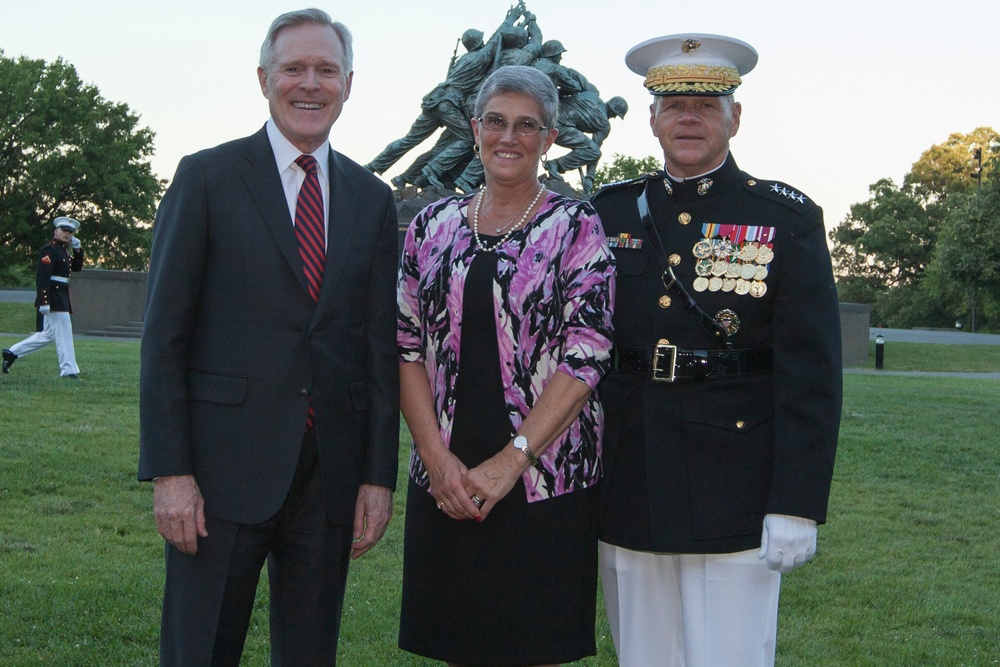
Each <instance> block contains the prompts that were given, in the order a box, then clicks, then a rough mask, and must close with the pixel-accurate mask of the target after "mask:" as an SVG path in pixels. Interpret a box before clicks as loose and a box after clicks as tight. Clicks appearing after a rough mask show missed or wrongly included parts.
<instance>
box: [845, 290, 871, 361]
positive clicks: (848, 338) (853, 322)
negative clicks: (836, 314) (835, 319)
mask: <svg viewBox="0 0 1000 667" xmlns="http://www.w3.org/2000/svg"><path fill="white" fill-rule="evenodd" d="M871 312H872V307H871V306H868V305H866V304H863V303H841V304H840V336H841V338H842V350H843V354H844V366H861V365H862V364H864V363H866V362H867V361H868V332H869V326H870V321H871Z"/></svg>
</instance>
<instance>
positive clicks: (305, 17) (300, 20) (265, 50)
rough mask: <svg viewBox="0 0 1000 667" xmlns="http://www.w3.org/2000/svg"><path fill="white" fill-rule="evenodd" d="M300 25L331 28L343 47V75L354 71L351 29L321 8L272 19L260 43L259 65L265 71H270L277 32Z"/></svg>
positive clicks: (288, 13) (289, 13) (303, 10)
mask: <svg viewBox="0 0 1000 667" xmlns="http://www.w3.org/2000/svg"><path fill="white" fill-rule="evenodd" d="M300 25H325V26H330V27H331V28H333V31H334V32H335V33H337V37H338V38H339V39H340V45H341V46H342V47H343V49H344V70H345V71H344V75H345V76H346V75H347V74H349V73H351V72H353V71H354V40H353V39H352V37H351V31H350V30H348V29H347V26H346V25H344V24H343V23H340V22H339V21H334V20H333V19H331V18H330V15H329V14H327V13H326V12H324V11H323V10H322V9H315V8H312V9H300V10H298V11H294V12H287V13H285V14H282V15H281V16H279V17H278V18H276V19H274V21H273V22H272V23H271V27H270V28H268V29H267V37H265V38H264V43H263V44H261V45H260V63H259V64H260V66H261V68H262V69H263V70H264V71H265V72H270V71H271V65H273V64H274V42H275V40H277V39H278V33H279V32H281V31H282V30H284V29H285V28H292V27H295V26H300Z"/></svg>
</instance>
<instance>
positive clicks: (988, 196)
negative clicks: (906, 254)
mask: <svg viewBox="0 0 1000 667" xmlns="http://www.w3.org/2000/svg"><path fill="white" fill-rule="evenodd" d="M948 203H949V210H948V215H947V216H946V217H945V219H944V221H943V223H942V225H941V233H940V235H939V237H938V243H937V247H936V248H935V252H934V261H933V263H932V264H931V267H930V269H929V270H928V273H929V276H928V280H927V289H928V291H929V292H930V293H932V294H937V295H940V296H943V297H944V298H948V299H953V300H954V302H955V303H956V306H957V307H956V310H958V311H959V312H961V313H963V314H964V313H971V316H972V317H971V325H972V330H973V331H975V330H976V329H977V328H979V327H980V326H981V325H982V319H983V315H984V313H985V314H986V315H987V316H992V317H993V318H995V317H996V316H997V315H998V314H1000V237H998V235H997V233H996V227H997V222H998V221H1000V178H995V179H992V182H990V183H988V184H987V186H986V187H984V188H983V190H982V191H981V192H974V193H972V194H960V195H954V196H953V197H952V198H951V199H950V200H949V202H948Z"/></svg>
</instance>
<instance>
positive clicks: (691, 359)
mask: <svg viewBox="0 0 1000 667" xmlns="http://www.w3.org/2000/svg"><path fill="white" fill-rule="evenodd" d="M773 358H774V353H773V351H772V350H771V348H769V347H756V348H746V349H742V350H682V349H680V348H678V347H677V346H676V345H669V344H667V343H660V344H659V345H657V346H656V347H654V348H652V349H649V348H644V347H618V346H615V347H614V348H613V349H612V350H611V368H612V369H614V370H619V371H629V372H632V373H644V374H651V375H652V376H653V382H677V381H683V380H711V379H714V378H723V377H739V376H741V375H759V374H761V373H770V372H771V369H772V367H773Z"/></svg>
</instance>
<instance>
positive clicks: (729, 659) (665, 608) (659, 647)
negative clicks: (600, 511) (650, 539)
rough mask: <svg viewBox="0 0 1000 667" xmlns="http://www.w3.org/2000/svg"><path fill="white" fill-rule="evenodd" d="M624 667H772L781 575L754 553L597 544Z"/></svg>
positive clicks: (610, 620)
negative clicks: (667, 550)
mask: <svg viewBox="0 0 1000 667" xmlns="http://www.w3.org/2000/svg"><path fill="white" fill-rule="evenodd" d="M600 555H601V585H602V588H603V590H604V604H605V606H606V607H607V611H608V624H609V625H610V626H611V636H612V638H613V639H614V642H615V651H616V652H617V653H618V664H619V665H620V666H621V667H772V666H773V665H774V651H775V644H776V642H777V634H778V591H779V589H780V587H781V575H780V574H779V573H777V572H772V571H771V570H769V569H767V565H765V564H764V561H762V560H760V559H758V558H757V550H756V549H754V550H752V551H742V552H739V553H733V554H658V553H650V552H645V551H630V550H629V549H623V548H621V547H616V546H613V545H610V544H605V543H604V542H601V543H600Z"/></svg>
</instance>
